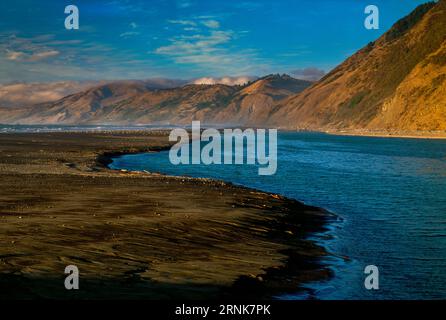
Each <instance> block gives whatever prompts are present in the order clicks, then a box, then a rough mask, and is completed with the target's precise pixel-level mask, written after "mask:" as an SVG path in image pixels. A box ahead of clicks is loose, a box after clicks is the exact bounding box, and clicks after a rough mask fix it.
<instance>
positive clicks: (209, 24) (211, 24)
mask: <svg viewBox="0 0 446 320" xmlns="http://www.w3.org/2000/svg"><path fill="white" fill-rule="evenodd" d="M201 23H202V24H203V25H205V26H206V27H208V28H211V29H218V28H220V22H218V21H217V20H205V21H202V22H201Z"/></svg>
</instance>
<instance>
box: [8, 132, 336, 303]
mask: <svg viewBox="0 0 446 320" xmlns="http://www.w3.org/2000/svg"><path fill="white" fill-rule="evenodd" d="M168 146H169V143H168V140H167V135H166V133H165V132H161V131H160V132H148V131H141V132H90V133H81V132H78V133H75V132H70V133H68V132H67V133H64V132H57V133H7V134H6V133H5V134H0V152H1V156H0V176H1V179H0V189H1V192H0V242H1V243H2V245H1V246H0V286H1V287H2V290H1V293H0V296H1V298H57V299H72V298H80V299H103V298H118V299H135V298H136V299H172V298H197V299H211V298H219V297H238V298H268V297H271V296H273V295H276V294H280V293H285V292H294V291H297V289H298V288H299V286H300V285H301V284H302V283H303V282H305V281H309V280H317V279H322V278H326V277H328V276H329V271H328V270H327V269H326V268H324V267H323V266H321V265H320V263H319V259H320V257H322V256H324V255H325V254H326V252H325V251H324V249H323V248H321V247H318V246H316V245H315V244H314V243H313V242H311V241H307V240H304V238H305V237H306V236H308V235H309V233H312V232H318V231H322V230H323V229H324V225H325V224H326V223H327V221H328V220H330V219H331V215H330V214H329V213H327V212H326V211H324V210H322V209H319V208H314V207H309V206H305V205H303V204H301V203H299V202H297V201H294V200H289V199H286V198H283V197H281V196H277V195H271V194H267V193H263V192H259V191H256V190H252V189H246V188H240V187H235V186H233V185H231V184H228V183H224V182H219V181H211V180H207V179H192V178H178V177H167V176H163V175H159V174H149V173H132V172H121V171H113V170H109V169H108V168H106V164H107V161H109V157H110V155H113V154H119V153H131V152H143V151H149V150H153V151H156V150H160V149H163V148H166V147H168ZM70 264H74V265H76V266H77V267H78V268H79V270H80V287H81V289H80V290H78V291H68V290H65V288H64V285H63V281H64V278H65V275H64V268H65V266H67V265H70Z"/></svg>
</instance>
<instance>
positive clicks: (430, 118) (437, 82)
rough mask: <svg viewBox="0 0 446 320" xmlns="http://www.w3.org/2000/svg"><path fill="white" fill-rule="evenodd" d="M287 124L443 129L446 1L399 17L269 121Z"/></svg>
mask: <svg viewBox="0 0 446 320" xmlns="http://www.w3.org/2000/svg"><path fill="white" fill-rule="evenodd" d="M268 123H269V125H271V126H279V127H283V128H288V129H311V130H321V129H372V130H446V0H442V1H440V2H438V3H435V2H429V3H426V4H423V5H421V6H419V7H418V8H416V9H415V10H414V11H413V12H412V13H411V14H410V15H408V16H407V17H405V18H403V19H401V20H399V21H398V22H397V23H396V24H395V25H393V27H392V28H391V29H390V30H389V31H388V32H386V33H385V34H384V35H383V36H381V37H380V38H379V39H378V40H377V41H375V42H372V43H369V44H368V45H367V46H366V47H364V48H362V49H361V50H359V51H358V52H357V53H356V54H354V55H353V56H351V57H350V58H348V59H347V60H346V61H345V62H343V63H342V64H341V65H339V66H338V67H336V68H335V69H334V70H332V71H331V72H330V73H328V74H327V75H326V76H324V77H323V78H322V79H321V80H320V81H318V82H317V83H315V84H314V85H313V86H311V87H310V88H308V89H306V90H304V91H303V92H301V93H299V94H297V95H294V96H292V97H289V98H288V99H285V100H283V101H281V102H280V103H279V104H278V105H277V106H276V108H275V109H274V111H273V113H272V115H271V117H270V119H269V121H268Z"/></svg>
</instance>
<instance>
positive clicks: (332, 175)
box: [110, 132, 446, 299]
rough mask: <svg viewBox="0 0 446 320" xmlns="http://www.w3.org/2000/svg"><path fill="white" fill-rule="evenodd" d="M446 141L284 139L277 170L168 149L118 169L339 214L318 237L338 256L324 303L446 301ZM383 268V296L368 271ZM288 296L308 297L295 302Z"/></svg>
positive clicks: (323, 286)
mask: <svg viewBox="0 0 446 320" xmlns="http://www.w3.org/2000/svg"><path fill="white" fill-rule="evenodd" d="M445 155H446V141H443V140H424V139H399V138H392V139H386V138H376V137H375V138H373V137H349V136H332V135H327V134H320V133H302V132H301V133H297V132H282V133H279V139H278V169H277V173H276V174H275V175H272V176H259V175H258V174H257V168H256V167H255V166H254V167H253V166H246V165H176V166H175V165H172V164H171V163H170V162H169V154H168V151H162V152H157V153H144V154H132V155H124V156H120V157H116V158H114V159H113V162H112V163H111V164H110V168H112V169H126V170H137V171H143V170H146V171H150V172H160V173H163V174H167V175H174V176H182V175H186V176H191V177H201V178H212V179H219V180H224V181H228V182H232V183H234V184H239V185H242V186H246V187H250V188H255V189H259V190H262V191H265V192H272V193H278V194H282V195H284V196H286V197H289V198H293V199H296V200H299V201H302V202H304V203H306V204H309V205H314V206H318V207H322V208H325V209H327V210H329V211H331V212H334V213H335V214H336V215H338V216H339V217H340V220H339V222H334V223H332V224H331V225H330V228H329V231H328V232H324V233H323V234H315V235H314V236H313V237H312V240H314V241H315V242H317V243H318V244H320V245H322V246H323V247H325V248H326V249H327V251H328V252H330V253H332V254H333V255H332V256H330V257H328V258H327V261H324V262H325V263H327V264H328V265H329V266H330V268H331V269H332V270H333V271H334V277H333V278H332V279H331V280H329V281H324V282H320V283H311V284H308V288H309V289H310V291H311V292H312V294H311V297H312V298H318V299H441V298H445V297H446V275H444V274H442V272H441V271H442V270H444V266H445V265H446V220H445V218H444V212H446V160H445ZM367 265H376V266H377V267H378V268H379V269H380V289H379V290H367V289H365V287H364V278H365V275H364V268H365V267H366V266H367ZM281 298H284V299H305V298H308V296H307V295H305V296H302V295H300V294H296V295H293V294H291V295H287V296H283V297H281Z"/></svg>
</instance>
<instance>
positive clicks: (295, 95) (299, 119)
mask: <svg viewBox="0 0 446 320" xmlns="http://www.w3.org/2000/svg"><path fill="white" fill-rule="evenodd" d="M0 103H1V99H0ZM192 120H200V121H202V122H203V123H205V124H234V125H243V126H266V127H279V128H285V129H307V130H330V129H332V130H340V129H370V130H423V131H426V130H446V0H441V1H439V2H429V3H426V4H423V5H421V6H419V7H417V8H416V9H415V10H414V11H413V12H412V13H411V14H409V15H408V16H406V17H404V18H403V19H401V20H399V21H398V22H397V23H395V24H394V25H393V26H392V28H391V29H390V30H389V31H387V32H386V33H384V34H383V35H382V36H381V37H380V38H379V39H377V40H376V41H374V42H371V43H369V44H368V45H366V46H365V47H364V48H362V49H360V50H359V51H358V52H357V53H355V54H354V55H352V56H351V57H349V58H348V59H347V60H346V61H344V62H343V63H341V64H340V65H339V66H337V67H336V68H334V69H333V70H332V71H331V72H329V73H328V74H326V75H325V76H324V77H323V78H322V79H320V80H319V81H316V82H310V81H305V80H298V79H294V78H292V77H290V76H288V75H268V76H265V77H263V78H259V79H257V80H253V81H251V82H249V83H246V84H244V85H225V84H188V83H186V82H180V81H173V80H172V81H170V82H169V81H168V80H165V81H164V82H161V83H160V82H159V81H158V82H156V84H155V83H154V82H153V81H152V82H150V81H115V82H111V83H102V82H101V83H97V84H94V85H91V86H89V87H88V88H82V90H80V91H79V92H75V93H73V92H70V93H69V95H67V96H65V97H63V98H60V99H57V100H55V101H54V100H52V101H46V102H40V103H36V104H24V105H14V106H13V107H11V106H5V105H3V104H2V105H0V123H13V124H17V123H20V124H127V125H129V124H190V122H191V121H192Z"/></svg>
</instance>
